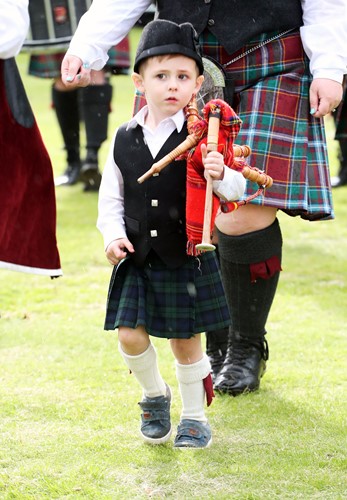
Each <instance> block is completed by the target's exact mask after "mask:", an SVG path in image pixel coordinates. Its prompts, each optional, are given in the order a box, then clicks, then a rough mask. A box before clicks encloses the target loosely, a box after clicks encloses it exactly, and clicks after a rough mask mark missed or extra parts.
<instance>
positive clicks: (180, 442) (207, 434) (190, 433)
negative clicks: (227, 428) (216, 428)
mask: <svg viewBox="0 0 347 500" xmlns="http://www.w3.org/2000/svg"><path fill="white" fill-rule="evenodd" d="M211 443H212V434H211V428H210V425H209V423H208V422H206V423H204V422H199V421H198V420H189V419H185V420H182V421H181V423H180V424H179V426H178V427H177V435H176V438H175V443H174V447H175V448H208V447H209V446H210V444H211Z"/></svg>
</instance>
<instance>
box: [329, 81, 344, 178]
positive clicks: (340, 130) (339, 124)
mask: <svg viewBox="0 0 347 500" xmlns="http://www.w3.org/2000/svg"><path fill="white" fill-rule="evenodd" d="M333 116H334V120H335V126H336V131H335V140H336V141H339V144H340V154H339V160H340V168H339V172H338V175H337V176H336V177H332V179H331V185H332V187H340V186H346V184H347V78H345V82H344V94H343V99H342V103H341V104H340V106H339V107H338V109H337V111H336V113H334V114H333Z"/></svg>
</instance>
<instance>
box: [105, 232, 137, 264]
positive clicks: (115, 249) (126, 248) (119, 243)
mask: <svg viewBox="0 0 347 500" xmlns="http://www.w3.org/2000/svg"><path fill="white" fill-rule="evenodd" d="M134 251H135V250H134V247H133V246H132V244H131V243H130V241H129V240H128V238H119V239H118V240H113V241H111V243H110V244H109V245H108V247H107V248H106V257H107V260H108V261H109V263H110V264H112V265H113V266H116V265H117V264H118V263H119V261H121V260H122V259H124V258H125V257H126V256H127V252H130V253H134Z"/></svg>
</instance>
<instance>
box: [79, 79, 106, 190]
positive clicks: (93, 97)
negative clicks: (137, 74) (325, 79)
mask: <svg viewBox="0 0 347 500" xmlns="http://www.w3.org/2000/svg"><path fill="white" fill-rule="evenodd" d="M81 90H82V96H81V106H82V115H83V119H84V123H85V128H86V136H87V156H86V159H85V161H84V162H83V165H82V169H81V178H82V181H83V182H84V190H85V191H98V189H99V186H100V182H101V173H100V170H99V164H98V151H99V149H100V146H101V144H102V143H103V142H104V141H105V140H106V139H107V130H108V115H109V112H110V105H111V101H112V86H111V85H110V84H109V83H105V84H104V85H95V86H94V87H91V86H90V87H86V88H83V89H81Z"/></svg>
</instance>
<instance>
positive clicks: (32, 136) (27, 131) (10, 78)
mask: <svg viewBox="0 0 347 500" xmlns="http://www.w3.org/2000/svg"><path fill="white" fill-rule="evenodd" d="M0 268H4V269H10V270H14V271H22V272H27V273H33V274H42V275H47V276H51V277H52V278H54V277H57V276H61V275H62V271H61V269H60V258H59V252H58V248H57V241H56V205H55V191H54V181H53V172H52V165H51V161H50V158H49V156H48V153H47V150H46V148H45V146H44V144H43V141H42V138H41V134H40V131H39V129H38V127H37V124H36V121H35V118H34V115H33V113H32V110H31V107H30V104H29V102H28V99H27V96H26V93H25V89H24V87H23V84H22V81H21V78H20V75H19V72H18V69H17V66H16V63H15V60H14V59H6V60H0Z"/></svg>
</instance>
